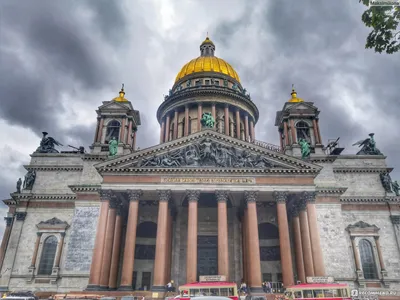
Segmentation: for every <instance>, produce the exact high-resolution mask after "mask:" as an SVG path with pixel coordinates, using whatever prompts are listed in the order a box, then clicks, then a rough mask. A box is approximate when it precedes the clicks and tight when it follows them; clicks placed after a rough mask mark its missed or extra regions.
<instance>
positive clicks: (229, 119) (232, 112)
mask: <svg viewBox="0 0 400 300" xmlns="http://www.w3.org/2000/svg"><path fill="white" fill-rule="evenodd" d="M204 113H211V115H212V116H213V118H214V120H215V124H214V127H213V129H214V130H216V131H217V132H220V133H224V134H226V135H228V136H231V137H234V138H238V139H241V140H247V141H250V140H254V125H255V119H254V117H253V115H252V114H250V113H249V112H247V111H246V110H244V109H243V108H241V107H238V106H235V105H232V104H231V105H230V104H227V103H226V101H223V99H219V100H218V98H215V99H208V101H200V100H199V99H197V101H190V102H187V103H186V104H183V103H182V104H181V105H176V106H174V107H171V109H168V110H167V111H165V113H163V114H162V116H161V119H160V123H161V132H160V142H161V143H163V142H168V141H172V140H175V139H178V138H182V137H184V136H187V135H189V134H192V133H195V132H199V131H201V130H202V129H204V127H203V126H202V124H201V119H202V116H203V114H204Z"/></svg>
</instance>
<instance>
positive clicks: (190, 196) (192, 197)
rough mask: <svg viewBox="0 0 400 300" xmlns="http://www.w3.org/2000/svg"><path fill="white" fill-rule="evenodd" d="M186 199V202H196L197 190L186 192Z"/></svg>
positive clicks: (198, 192) (197, 198) (198, 195)
mask: <svg viewBox="0 0 400 300" xmlns="http://www.w3.org/2000/svg"><path fill="white" fill-rule="evenodd" d="M186 197H187V198H188V201H189V202H190V201H198V200H199V198H200V191H199V190H186Z"/></svg>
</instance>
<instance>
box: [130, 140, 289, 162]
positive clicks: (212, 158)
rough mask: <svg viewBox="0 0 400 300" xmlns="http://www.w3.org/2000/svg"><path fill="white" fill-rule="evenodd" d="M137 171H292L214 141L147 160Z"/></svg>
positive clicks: (196, 143)
mask: <svg viewBox="0 0 400 300" xmlns="http://www.w3.org/2000/svg"><path fill="white" fill-rule="evenodd" d="M132 166H133V167H153V168H154V167H161V168H168V167H221V168H253V169H270V168H282V169H289V168H290V167H288V166H285V165H283V164H279V163H276V162H273V161H271V160H269V159H267V158H266V157H265V156H263V155H261V154H254V153H251V152H250V151H249V150H246V149H240V148H238V147H234V146H230V145H224V144H222V143H219V142H216V141H214V140H212V139H210V138H205V139H203V140H201V141H198V142H195V143H192V144H190V145H188V146H186V147H183V148H179V149H176V150H173V151H168V152H167V153H163V154H159V155H154V156H152V157H148V158H143V159H141V160H139V161H137V162H135V163H133V165H132Z"/></svg>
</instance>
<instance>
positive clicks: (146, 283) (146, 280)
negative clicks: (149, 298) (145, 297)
mask: <svg viewBox="0 0 400 300" xmlns="http://www.w3.org/2000/svg"><path fill="white" fill-rule="evenodd" d="M150 284H151V272H143V273H142V288H143V289H145V290H147V291H148V290H150V286H151V285H150Z"/></svg>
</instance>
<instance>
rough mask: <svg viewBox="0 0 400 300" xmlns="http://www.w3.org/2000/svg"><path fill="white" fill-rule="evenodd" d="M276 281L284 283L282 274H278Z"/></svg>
mask: <svg viewBox="0 0 400 300" xmlns="http://www.w3.org/2000/svg"><path fill="white" fill-rule="evenodd" d="M276 280H277V281H278V282H282V281H283V278H282V273H276Z"/></svg>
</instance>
